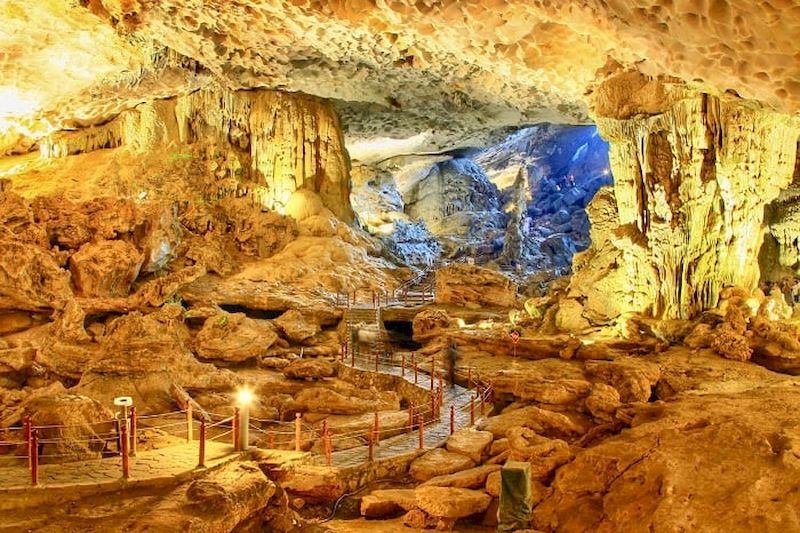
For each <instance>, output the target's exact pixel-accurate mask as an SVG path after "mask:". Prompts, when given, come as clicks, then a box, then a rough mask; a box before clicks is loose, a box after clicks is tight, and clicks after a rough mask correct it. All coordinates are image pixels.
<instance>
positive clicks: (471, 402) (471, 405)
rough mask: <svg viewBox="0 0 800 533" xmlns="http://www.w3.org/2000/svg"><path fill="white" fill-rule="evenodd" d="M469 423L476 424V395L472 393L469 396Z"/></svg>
mask: <svg viewBox="0 0 800 533" xmlns="http://www.w3.org/2000/svg"><path fill="white" fill-rule="evenodd" d="M469 425H470V426H474V425H475V397H474V396H471V395H470V397H469Z"/></svg>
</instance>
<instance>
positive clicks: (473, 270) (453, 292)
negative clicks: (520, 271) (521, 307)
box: [436, 264, 517, 308]
mask: <svg viewBox="0 0 800 533" xmlns="http://www.w3.org/2000/svg"><path fill="white" fill-rule="evenodd" d="M516 301H517V287H516V284H514V282H513V281H511V280H510V279H508V278H507V277H506V276H504V275H503V274H501V273H499V272H495V271H493V270H489V269H486V268H481V267H478V266H474V265H467V264H454V265H450V266H448V267H446V268H442V269H440V270H437V271H436V303H437V304H459V305H464V306H467V307H475V308H476V307H481V306H490V307H513V306H514V305H515V304H516Z"/></svg>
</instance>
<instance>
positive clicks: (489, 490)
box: [486, 470, 502, 498]
mask: <svg viewBox="0 0 800 533" xmlns="http://www.w3.org/2000/svg"><path fill="white" fill-rule="evenodd" d="M501 475H502V474H501V473H500V470H497V471H495V472H492V473H491V474H489V475H488V476H486V494H488V495H489V496H492V497H494V498H499V497H500V488H501V486H502V483H501V479H500V477H501Z"/></svg>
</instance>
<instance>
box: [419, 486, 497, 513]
mask: <svg viewBox="0 0 800 533" xmlns="http://www.w3.org/2000/svg"><path fill="white" fill-rule="evenodd" d="M416 493H417V505H418V506H419V508H420V509H422V510H423V511H425V512H426V513H428V514H429V515H431V516H437V517H442V518H464V517H467V516H471V515H474V514H478V513H483V512H485V511H486V509H488V508H489V504H490V503H491V501H492V498H491V496H489V495H488V494H486V493H485V492H483V491H482V490H469V489H459V488H452V487H418V488H417V491H416Z"/></svg>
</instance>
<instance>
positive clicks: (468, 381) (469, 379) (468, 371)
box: [467, 367, 472, 390]
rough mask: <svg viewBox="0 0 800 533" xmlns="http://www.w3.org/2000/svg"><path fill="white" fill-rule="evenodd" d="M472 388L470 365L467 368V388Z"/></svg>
mask: <svg viewBox="0 0 800 533" xmlns="http://www.w3.org/2000/svg"><path fill="white" fill-rule="evenodd" d="M471 388H472V367H469V368H468V369H467V390H469V389H471Z"/></svg>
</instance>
